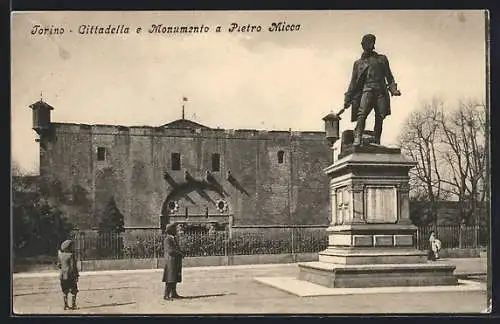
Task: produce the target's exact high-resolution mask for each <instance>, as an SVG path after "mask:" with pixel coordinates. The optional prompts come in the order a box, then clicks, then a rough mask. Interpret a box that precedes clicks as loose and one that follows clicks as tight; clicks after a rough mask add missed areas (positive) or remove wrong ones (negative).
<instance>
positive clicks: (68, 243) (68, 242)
mask: <svg viewBox="0 0 500 324" xmlns="http://www.w3.org/2000/svg"><path fill="white" fill-rule="evenodd" d="M72 244H73V241H72V240H66V241H64V242H62V243H61V251H66V250H67V249H68V248H70V247H71V245H72Z"/></svg>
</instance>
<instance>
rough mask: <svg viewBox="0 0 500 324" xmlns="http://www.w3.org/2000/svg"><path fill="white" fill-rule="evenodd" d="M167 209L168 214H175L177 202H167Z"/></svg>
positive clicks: (177, 208)
mask: <svg viewBox="0 0 500 324" xmlns="http://www.w3.org/2000/svg"><path fill="white" fill-rule="evenodd" d="M167 207H168V211H169V213H170V214H177V212H178V211H179V201H177V200H171V201H169V202H168V204H167Z"/></svg>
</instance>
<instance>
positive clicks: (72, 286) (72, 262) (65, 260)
mask: <svg viewBox="0 0 500 324" xmlns="http://www.w3.org/2000/svg"><path fill="white" fill-rule="evenodd" d="M57 267H58V268H59V280H60V283H61V290H62V293H63V299H64V309H65V310H66V309H76V295H77V294H78V277H79V276H80V275H79V273H78V266H77V263H76V256H75V253H74V250H73V241H72V240H66V241H64V242H62V244H61V249H60V250H59V251H58V253H57ZM70 292H71V295H72V296H71V297H72V298H71V307H69V306H68V293H70Z"/></svg>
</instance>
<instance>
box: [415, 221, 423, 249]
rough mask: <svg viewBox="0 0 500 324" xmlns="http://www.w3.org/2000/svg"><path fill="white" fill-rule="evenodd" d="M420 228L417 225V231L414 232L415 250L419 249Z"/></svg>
mask: <svg viewBox="0 0 500 324" xmlns="http://www.w3.org/2000/svg"><path fill="white" fill-rule="evenodd" d="M421 229H422V227H421V226H418V227H417V233H416V239H417V241H416V242H415V245H416V247H417V250H420V231H421Z"/></svg>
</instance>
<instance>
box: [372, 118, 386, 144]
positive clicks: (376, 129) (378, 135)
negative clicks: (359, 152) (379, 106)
mask: <svg viewBox="0 0 500 324" xmlns="http://www.w3.org/2000/svg"><path fill="white" fill-rule="evenodd" d="M383 121H384V119H383V118H380V117H378V118H377V117H375V127H374V128H373V132H374V133H375V144H378V145H380V138H381V137H382V123H383Z"/></svg>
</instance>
